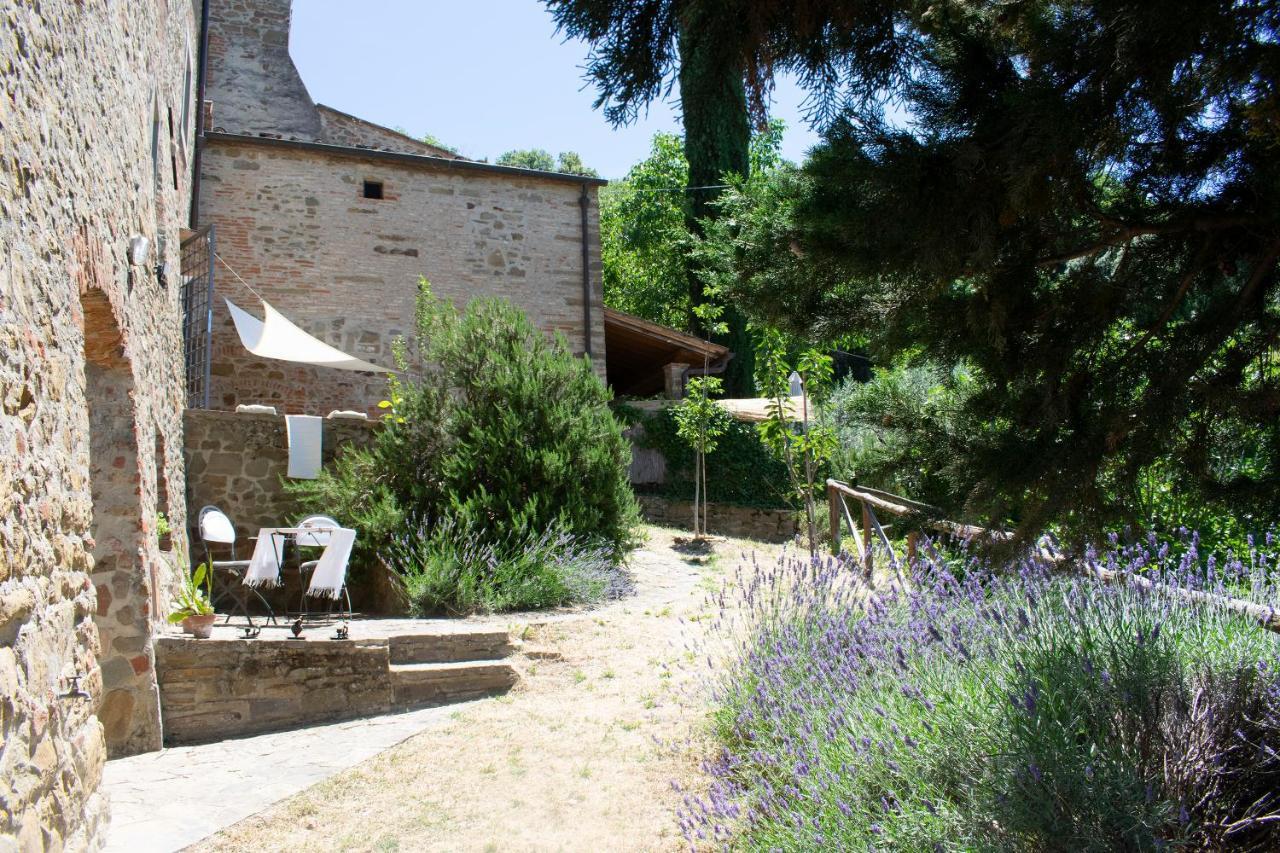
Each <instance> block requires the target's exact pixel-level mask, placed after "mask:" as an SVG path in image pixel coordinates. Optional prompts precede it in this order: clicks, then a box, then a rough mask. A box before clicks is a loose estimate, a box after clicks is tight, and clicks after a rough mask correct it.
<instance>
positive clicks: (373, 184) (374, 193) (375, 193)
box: [364, 181, 382, 198]
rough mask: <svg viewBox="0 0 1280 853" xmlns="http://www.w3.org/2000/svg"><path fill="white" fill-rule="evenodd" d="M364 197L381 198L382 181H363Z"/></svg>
mask: <svg viewBox="0 0 1280 853" xmlns="http://www.w3.org/2000/svg"><path fill="white" fill-rule="evenodd" d="M364 197H365V198H382V181H365V182H364Z"/></svg>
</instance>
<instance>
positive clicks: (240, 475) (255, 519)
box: [184, 409, 381, 558]
mask: <svg viewBox="0 0 1280 853" xmlns="http://www.w3.org/2000/svg"><path fill="white" fill-rule="evenodd" d="M184 422H185V427H186V443H185V452H186V463H187V497H188V506H189V507H190V509H191V518H190V523H191V530H192V532H191V541H192V543H193V545H194V547H195V551H196V553H197V554H200V555H203V551H202V549H201V547H200V544H199V534H198V531H197V530H196V529H195V526H196V524H197V522H198V520H199V519H198V516H199V513H200V508H201V507H204V506H207V505H213V506H216V507H218V508H219V509H221V510H222V511H223V512H225V513H226V514H227V516H228V517H229V518H230V519H231V521H232V522H233V523H234V524H235V526H236V532H237V534H238V535H240V536H243V537H248V536H251V535H255V534H257V532H258V528H260V527H276V526H279V525H282V524H286V523H289V522H292V521H295V520H296V516H297V515H298V506H297V503H296V502H295V501H294V500H293V499H292V498H291V497H290V496H289V495H287V494H286V493H285V491H284V485H283V483H284V482H285V474H286V473H287V472H288V470H289V439H288V435H287V434H286V432H285V419H284V416H283V415H259V414H248V413H239V412H217V411H205V410H199V409H188V410H187V412H186V414H185V416H184ZM380 424H381V421H362V420H352V419H343V418H326V419H325V421H324V432H323V445H322V455H321V458H322V460H323V463H324V464H325V465H329V464H331V463H332V462H333V459H334V457H335V456H337V454H338V452H339V451H340V450H341V448H343V447H345V446H347V445H352V444H355V445H360V446H367V445H369V444H371V443H372V441H373V437H374V433H375V430H377V428H378V427H379V425H380ZM241 544H242V545H243V546H244V547H246V548H247V547H248V544H249V543H248V542H247V541H246V542H244V543H241ZM237 556H239V552H237ZM243 556H244V558H248V556H249V555H248V553H247V552H246V553H245V554H244V555H243Z"/></svg>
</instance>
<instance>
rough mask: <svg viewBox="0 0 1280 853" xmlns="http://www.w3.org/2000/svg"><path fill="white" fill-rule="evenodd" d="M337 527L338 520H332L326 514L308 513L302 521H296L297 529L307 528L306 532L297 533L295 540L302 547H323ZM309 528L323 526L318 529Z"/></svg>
mask: <svg viewBox="0 0 1280 853" xmlns="http://www.w3.org/2000/svg"><path fill="white" fill-rule="evenodd" d="M338 527H339V524H338V522H336V521H334V520H333V519H332V518H330V517H329V516H327V515H309V516H307V517H306V518H304V519H302V521H300V522H298V529H299V530H300V531H301V530H307V531H308V532H306V533H299V534H298V537H297V542H298V544H299V545H300V546H302V547H303V548H324V547H327V546H328V544H329V539H330V538H331V537H332V535H333V531H334V530H335V529H337V528H338ZM309 528H324V529H319V530H310V529H309Z"/></svg>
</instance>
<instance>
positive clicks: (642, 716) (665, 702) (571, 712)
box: [135, 527, 778, 851]
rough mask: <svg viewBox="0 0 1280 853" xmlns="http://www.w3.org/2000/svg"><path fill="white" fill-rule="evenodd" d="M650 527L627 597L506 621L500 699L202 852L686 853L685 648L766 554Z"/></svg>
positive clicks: (688, 728) (343, 773)
mask: <svg viewBox="0 0 1280 853" xmlns="http://www.w3.org/2000/svg"><path fill="white" fill-rule="evenodd" d="M647 533H648V536H649V539H648V541H647V543H646V544H645V545H644V546H642V547H641V548H640V549H638V550H637V551H636V552H634V553H633V555H632V557H631V559H630V567H631V570H632V572H633V575H634V580H635V584H636V590H635V594H634V595H632V596H630V597H628V598H626V599H624V600H622V601H619V602H616V603H614V604H611V605H609V606H607V607H604V608H600V609H597V610H593V611H588V612H584V613H579V614H577V615H576V616H574V617H570V618H565V617H564V616H563V615H562V614H558V615H556V616H553V617H550V618H543V617H540V616H538V615H534V614H528V615H524V616H521V617H516V619H515V620H514V621H515V622H517V623H525V624H529V625H530V626H531V627H530V628H529V629H528V630H527V632H526V637H525V640H526V653H525V654H524V655H522V656H521V657H520V658H518V659H517V660H518V665H519V666H520V667H521V669H522V670H523V672H522V674H523V680H522V683H521V684H520V685H519V686H518V687H517V688H516V689H515V690H514V691H513V692H512V693H510V694H508V695H507V696H503V697H498V698H494V699H486V700H481V701H478V702H472V703H468V704H467V705H465V706H450V707H446V708H443V709H433V710H434V711H435V712H437V713H440V712H443V718H442V719H435V720H433V721H432V722H431V723H429V724H425V725H424V726H423V730H422V731H420V732H419V733H416V734H414V735H413V736H412V737H409V739H408V740H405V741H404V742H402V743H399V744H398V745H396V746H394V747H392V748H390V749H386V750H385V751H383V752H381V753H380V754H378V755H376V756H375V757H373V758H370V759H369V760H366V761H363V762H362V763H360V764H358V765H356V766H351V767H348V768H347V769H343V770H340V771H339V772H336V773H335V774H334V775H332V776H331V777H330V778H328V779H326V780H325V781H322V782H320V783H319V784H315V785H313V786H312V787H310V788H308V789H306V790H304V791H302V792H301V793H298V794H296V795H294V796H290V797H289V798H288V799H285V800H283V801H281V802H277V803H276V804H275V805H273V806H271V807H270V808H268V809H267V810H266V811H263V812H261V813H260V814H257V815H255V816H253V817H249V818H248V819H246V820H242V821H241V822H239V823H237V824H235V825H234V826H230V827H228V828H227V829H225V830H224V831H222V832H221V833H219V834H218V835H215V836H213V837H212V838H208V839H206V840H204V841H202V842H201V843H200V845H199V849H200V850H202V851H204V850H225V851H249V850H252V851H258V850H289V851H293V850H331V849H341V850H377V851H397V850H399V851H419V850H450V851H452V850H508V849H518V850H600V849H608V850H655V849H656V850H663V849H676V848H682V847H683V846H684V845H683V843H682V839H681V838H680V835H679V832H678V829H677V827H676V826H675V821H674V818H673V814H674V810H675V807H676V804H677V800H678V797H679V796H680V795H679V794H678V793H676V791H675V790H674V788H673V787H672V784H671V783H672V781H673V780H682V779H685V778H689V777H692V776H693V775H694V771H695V769H696V762H697V760H698V758H699V757H700V755H701V745H700V743H699V740H698V737H699V736H698V732H699V729H700V723H701V721H702V720H704V719H705V717H704V712H703V710H702V706H701V704H700V703H698V702H697V701H691V699H690V697H689V688H690V687H692V686H693V684H692V683H693V681H694V678H695V675H694V674H693V673H694V670H695V668H696V667H695V666H692V665H688V664H689V663H690V661H691V660H692V658H693V656H692V654H691V653H689V652H688V651H687V648H686V645H685V644H686V642H688V641H689V640H690V639H691V638H692V636H693V635H694V634H696V633H698V632H699V630H700V628H701V627H702V625H703V624H704V623H703V620H704V619H705V618H706V617H708V616H710V615H712V614H711V612H710V609H709V608H710V605H708V603H707V597H706V596H707V592H708V591H709V590H711V589H715V588H718V586H719V582H720V579H721V577H722V576H723V575H724V574H725V573H726V572H731V571H732V569H733V567H735V566H736V565H737V564H738V563H739V562H740V560H741V557H742V556H743V555H744V554H745V553H747V552H749V551H756V552H759V553H761V554H762V556H763V554H764V552H768V553H770V554H772V553H776V551H777V550H778V546H775V545H762V544H759V543H753V542H745V541H742V540H722V541H720V542H719V543H718V544H717V546H716V549H715V550H716V554H715V556H713V557H712V558H710V559H709V560H706V561H702V560H699V559H698V558H693V557H689V556H688V555H686V554H683V553H681V552H679V551H677V550H676V549H675V548H674V547H673V546H674V545H675V539H676V537H677V536H679V535H681V534H679V533H677V532H676V531H671V530H667V529H663V528H654V527H650V528H647ZM309 731H314V730H309ZM287 794H288V792H284V795H287ZM271 799H273V798H272V797H263V799H262V802H264V803H265V802H269V801H270V800H271ZM190 807H192V808H198V807H197V806H195V803H194V802H192V803H191V806H190ZM135 849H137V848H135Z"/></svg>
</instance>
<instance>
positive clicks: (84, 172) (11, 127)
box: [0, 0, 197, 850]
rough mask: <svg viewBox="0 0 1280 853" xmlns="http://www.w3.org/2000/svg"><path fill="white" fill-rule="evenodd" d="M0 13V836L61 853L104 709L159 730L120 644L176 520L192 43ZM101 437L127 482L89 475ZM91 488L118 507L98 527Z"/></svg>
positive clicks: (71, 20) (168, 8)
mask: <svg viewBox="0 0 1280 853" xmlns="http://www.w3.org/2000/svg"><path fill="white" fill-rule="evenodd" d="M0 21H3V33H4V34H3V36H0V848H6V849H12V847H13V846H14V845H16V847H17V849H20V850H42V849H44V850H57V849H64V848H65V849H72V850H76V849H85V848H91V847H95V846H97V843H98V840H99V837H100V834H101V829H102V827H103V825H104V822H105V818H106V811H107V810H106V805H105V803H104V800H103V797H102V795H101V794H99V793H98V785H99V781H100V778H101V772H102V765H103V761H104V759H105V755H106V748H107V738H105V737H104V724H105V726H106V730H107V731H108V732H112V733H117V734H120V735H121V737H120V738H119V739H114V738H113V739H112V746H113V748H115V749H117V750H129V749H136V748H143V747H144V746H148V745H151V746H155V745H158V744H159V728H158V722H159V721H158V717H157V716H156V714H157V713H158V711H157V706H156V703H155V702H154V701H151V702H150V704H148V696H150V697H154V696H155V695H156V690H155V681H154V668H153V665H152V657H151V654H150V652H149V651H147V650H140V649H141V648H143V647H145V646H146V643H145V640H144V641H143V642H141V643H140V642H139V638H140V637H144V638H145V637H146V636H147V634H148V632H149V631H150V629H151V625H152V620H153V619H154V618H155V617H156V616H157V615H158V614H157V613H156V609H157V607H158V606H163V605H164V604H165V603H167V599H168V589H169V585H170V584H171V582H172V577H171V574H172V573H171V570H170V569H169V568H168V566H167V563H165V562H164V561H163V559H162V557H161V555H160V553H159V551H158V546H157V542H156V537H155V535H154V523H155V522H154V520H155V514H156V512H157V510H160V509H164V510H166V511H167V512H168V513H169V514H170V516H171V517H173V518H174V519H175V520H176V521H177V523H178V524H177V526H178V527H179V529H181V528H183V527H185V518H184V507H183V505H182V501H181V495H182V493H183V488H184V486H183V480H182V467H181V453H182V439H181V435H182V433H181V410H182V402H183V401H182V396H183V394H182V388H183V384H182V358H181V347H180V324H179V322H178V317H179V315H178V311H179V308H178V287H177V282H176V281H171V283H170V285H169V286H168V287H167V288H166V287H162V286H161V285H160V283H159V280H158V277H157V276H156V274H155V273H154V267H155V265H156V263H157V261H159V262H162V263H163V262H168V263H170V264H172V265H173V266H172V271H173V272H174V273H175V275H174V278H176V270H177V265H178V262H179V258H178V242H179V233H178V226H179V224H180V223H181V222H182V220H183V219H184V218H185V215H186V209H187V204H188V199H189V192H190V186H189V177H188V171H189V170H188V166H187V163H188V159H189V156H190V153H191V151H192V138H191V132H190V126H191V121H192V119H193V116H194V113H195V103H194V99H195V92H194V87H195V73H194V72H195V66H194V62H195V52H194V51H195V46H196V43H197V41H196V39H195V32H194V28H195V22H194V19H193V15H192V7H191V4H190V3H184V2H178V3H160V2H147V3H132V4H123V3H116V2H108V0H42V2H40V3H31V2H26V0H0ZM171 116H172V131H171V130H170V127H171V124H170V117H171ZM184 117H185V121H184ZM131 235H142V236H145V237H147V238H148V239H149V241H150V246H151V250H150V253H149V256H148V258H146V259H145V261H144V262H143V263H142V264H140V265H137V266H131V265H130V264H129V262H128V260H127V256H126V252H127V250H128V247H129V241H130V237H131ZM158 249H159V250H160V251H159V252H158V251H157V250H158ZM98 370H101V371H105V372H106V373H108V374H111V375H112V376H114V377H116V378H117V379H122V380H123V382H122V383H119V382H114V381H107V382H105V383H104V382H102V381H99V380H101V379H103V377H102V376H95V371H98ZM108 378H109V377H108ZM130 386H131V387H132V393H129V392H128V391H127V390H126V391H125V393H124V395H123V396H121V395H120V394H119V393H118V391H119V389H120V388H125V389H128V388H129V387H130ZM113 389H114V390H113ZM113 400H114V403H113V402H112V401H113ZM98 403H104V404H105V405H106V408H104V409H99V410H97V411H96V412H95V414H94V415H93V418H92V420H91V415H90V405H91V404H98ZM113 405H114V406H116V408H115V412H116V413H118V414H119V415H120V419H119V420H118V421H115V420H114V418H115V415H114V414H111V413H109V412H108V411H107V409H110V408H111V407H112V406H113ZM108 432H109V433H110V434H111V435H112V436H113V441H115V443H116V444H117V446H118V447H119V449H120V453H119V454H118V456H119V458H120V460H121V461H120V465H121V466H122V467H121V468H119V469H117V470H119V471H120V473H121V477H122V479H123V481H124V482H125V483H127V485H126V486H125V489H126V491H127V494H117V493H114V492H113V490H112V485H111V482H110V481H108V480H101V479H100V478H99V477H97V476H95V471H94V466H93V464H92V462H91V447H90V445H91V436H94V435H104V436H105V435H106V434H107V433H108ZM157 437H160V439H161V441H157ZM158 445H160V446H161V447H162V449H161V452H160V454H159V455H160V457H161V458H160V466H159V467H160V468H163V469H166V470H165V471H164V472H162V473H161V474H160V475H159V481H160V482H161V483H165V484H166V486H167V488H166V490H165V491H166V492H167V495H168V496H169V500H168V501H167V506H157V500H158V492H159V491H160V490H159V489H158V487H157V480H158V477H157V464H156V463H157V450H156V448H157V446H158ZM102 458H105V457H102ZM114 463H115V457H113V458H112V459H111V460H110V461H109V462H108V463H107V464H108V466H109V467H110V466H111V465H113V464H114ZM96 473H97V474H101V473H102V472H101V469H99V470H98V471H97V472H96ZM166 474H167V480H166V479H165V477H166ZM100 487H101V488H102V489H103V490H104V491H105V492H108V493H111V494H110V495H109V497H110V503H111V504H112V505H113V509H112V512H116V511H118V512H119V513H120V515H119V516H118V517H117V518H116V520H115V521H116V522H118V525H117V527H116V531H117V533H113V534H112V535H110V536H107V537H100V538H101V541H98V539H99V537H97V536H96V534H95V528H97V527H99V525H100V524H102V523H103V521H104V518H103V517H102V516H101V515H95V511H96V510H97V509H98V508H97V507H96V506H95V505H94V504H93V501H92V497H91V496H92V495H93V494H94V493H95V492H97V491H98V489H99V488H100ZM175 496H176V498H177V499H176V501H175V500H174V499H173V498H174V497H175ZM113 523H114V522H113ZM117 534H118V535H117ZM108 540H110V541H108ZM95 552H98V553H100V554H102V555H104V556H105V555H107V554H109V555H110V558H111V559H110V560H104V561H103V562H101V563H99V564H98V565H96V566H95V565H94V562H93V556H94V553H95ZM119 573H124V580H125V583H124V584H123V587H124V588H125V590H126V592H125V594H124V595H119V594H118V592H117V590H119V589H121V588H122V587H121V585H118V584H117V581H119V580H121V575H120V574H119ZM95 615H98V616H99V619H100V620H101V623H102V624H103V626H104V628H103V630H102V631H101V632H100V631H99V628H98V626H97V625H95V623H94V618H93V617H94V616H95ZM108 625H110V626H113V627H112V628H111V629H110V630H109V629H107V627H106V626H108ZM117 627H118V629H119V630H116V628H117ZM99 656H101V663H102V666H99ZM120 662H123V664H124V665H123V667H121V666H120ZM76 675H79V676H82V677H81V679H80V685H81V687H82V688H83V689H84V690H85V691H86V692H87V694H88V695H87V698H82V697H78V696H70V695H67V694H69V693H71V692H72V691H71V687H72V684H73V679H72V676H76ZM112 696H117V697H118V698H116V699H115V700H113V699H112V698H111V697H112ZM104 698H105V699H106V704H105V705H104V704H103V703H104ZM124 699H128V700H130V701H124ZM112 702H114V703H115V705H114V706H112V705H111V703H112ZM113 707H114V711H113ZM104 709H105V711H106V714H105V716H106V717H108V719H104V720H103V721H102V722H100V721H99V717H98V712H100V711H102V710H104ZM112 713H114V714H115V715H116V716H115V718H113V719H112V718H111V715H112Z"/></svg>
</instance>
